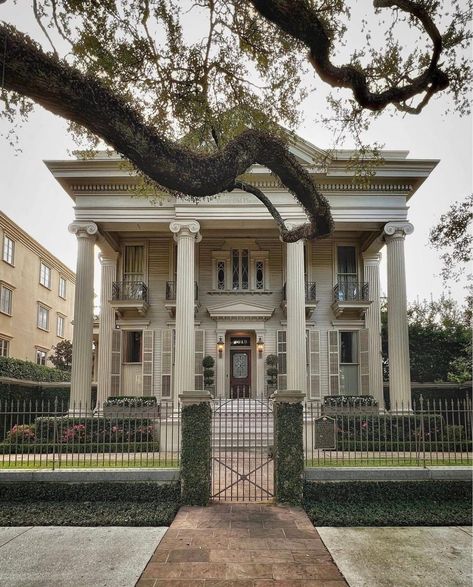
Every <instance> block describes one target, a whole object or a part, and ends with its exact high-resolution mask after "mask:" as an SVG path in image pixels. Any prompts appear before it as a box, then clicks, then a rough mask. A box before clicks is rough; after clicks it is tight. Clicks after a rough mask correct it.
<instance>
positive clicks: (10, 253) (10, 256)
mask: <svg viewBox="0 0 473 587" xmlns="http://www.w3.org/2000/svg"><path fill="white" fill-rule="evenodd" d="M3 260H4V261H6V262H7V263H10V265H13V263H14V262H15V241H14V240H12V239H11V238H10V237H8V236H7V235H6V234H5V235H3Z"/></svg>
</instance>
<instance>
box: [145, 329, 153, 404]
mask: <svg viewBox="0 0 473 587" xmlns="http://www.w3.org/2000/svg"><path fill="white" fill-rule="evenodd" d="M153 347H154V330H143V395H147V396H150V395H154V393H153V391H154V390H153Z"/></svg>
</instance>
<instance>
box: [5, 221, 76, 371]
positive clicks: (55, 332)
mask: <svg viewBox="0 0 473 587" xmlns="http://www.w3.org/2000/svg"><path fill="white" fill-rule="evenodd" d="M0 246H1V251H0V255H1V256H0V356H3V357H14V358H16V359H23V360H27V361H33V362H35V363H37V364H40V365H49V366H51V363H50V362H49V360H48V356H49V354H50V352H51V348H52V347H53V345H56V344H57V343H58V342H59V341H61V340H65V339H68V340H72V318H73V312H74V289H75V281H76V278H75V274H74V273H73V272H72V271H71V270H70V269H69V268H68V267H66V265H64V263H61V261H59V259H57V258H56V257H55V256H54V255H52V254H51V253H50V252H49V251H48V250H47V249H45V248H44V247H43V246H41V245H40V244H39V243H38V242H37V241H35V240H34V239H33V238H31V237H30V236H29V235H28V234H27V233H26V232H25V231H24V230H23V229H22V228H20V227H19V226H18V225H17V224H15V223H14V222H13V221H12V220H11V219H10V218H9V217H8V216H6V214H4V213H3V212H1V211H0Z"/></svg>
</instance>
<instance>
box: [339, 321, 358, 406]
mask: <svg viewBox="0 0 473 587" xmlns="http://www.w3.org/2000/svg"><path fill="white" fill-rule="evenodd" d="M339 344H340V391H341V393H342V394H344V395H358V393H359V385H358V380H359V367H360V361H359V353H358V332H356V331H341V332H340V333H339Z"/></svg>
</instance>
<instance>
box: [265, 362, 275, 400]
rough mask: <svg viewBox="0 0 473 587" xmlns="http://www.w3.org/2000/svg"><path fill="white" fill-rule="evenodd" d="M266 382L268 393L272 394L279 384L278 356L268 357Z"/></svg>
mask: <svg viewBox="0 0 473 587" xmlns="http://www.w3.org/2000/svg"><path fill="white" fill-rule="evenodd" d="M265 362H266V383H267V384H268V395H271V394H272V393H273V392H274V391H276V388H277V386H278V357H277V355H268V356H267V357H266V361H265Z"/></svg>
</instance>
